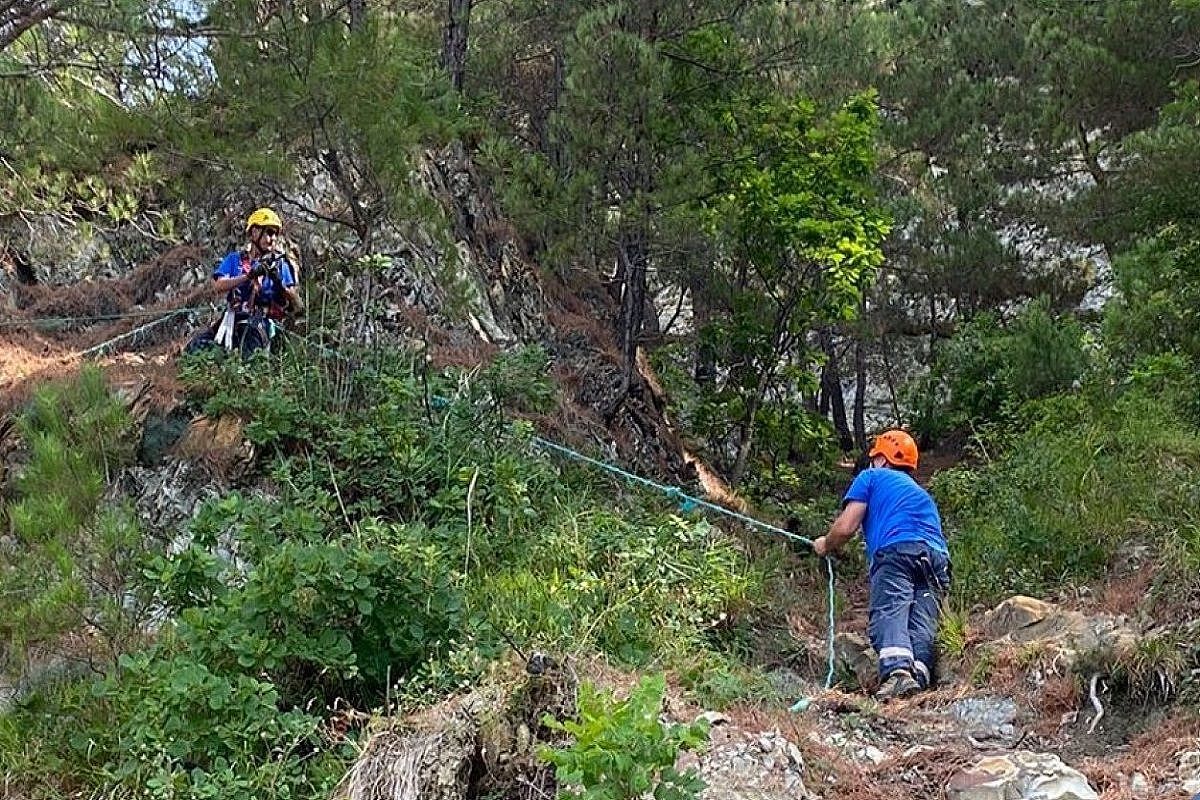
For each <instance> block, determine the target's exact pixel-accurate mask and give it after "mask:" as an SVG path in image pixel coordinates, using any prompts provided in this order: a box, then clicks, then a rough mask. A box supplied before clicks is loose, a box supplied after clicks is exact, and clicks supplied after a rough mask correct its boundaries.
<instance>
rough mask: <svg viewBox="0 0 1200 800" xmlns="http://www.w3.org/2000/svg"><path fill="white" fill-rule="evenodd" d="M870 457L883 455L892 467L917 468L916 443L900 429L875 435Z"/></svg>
mask: <svg viewBox="0 0 1200 800" xmlns="http://www.w3.org/2000/svg"><path fill="white" fill-rule="evenodd" d="M867 455H868V456H869V457H871V458H874V457H875V456H883V457H884V458H885V459H887V462H888V463H889V464H891V465H892V466H894V467H908V468H910V469H916V468H917V443H916V442H914V441H913V438H912V437H911V436H909V435H908V434H907V433H905V432H904V431H901V430H891V431H886V432H884V433H881V434H879V435H878V436H876V437H875V444H873V445H871V452H869V453H867Z"/></svg>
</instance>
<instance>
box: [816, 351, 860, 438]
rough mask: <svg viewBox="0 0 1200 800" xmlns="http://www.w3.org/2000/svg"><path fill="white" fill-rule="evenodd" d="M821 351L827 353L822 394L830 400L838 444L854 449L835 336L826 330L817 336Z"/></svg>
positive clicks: (831, 415) (822, 377) (822, 378)
mask: <svg viewBox="0 0 1200 800" xmlns="http://www.w3.org/2000/svg"><path fill="white" fill-rule="evenodd" d="M817 339H818V341H819V342H820V343H821V349H822V350H824V351H825V369H823V370H822V371H821V393H822V394H824V395H825V396H826V397H827V398H828V400H829V411H830V417H831V419H832V420H833V427H834V430H835V431H837V435H838V444H839V445H840V446H841V448H842V449H843V450H849V449H851V448H852V447H854V437H853V436H851V435H850V425H849V423H848V422H847V420H846V398H845V397H844V396H843V395H842V371H841V369H840V367H839V365H838V356H837V348H835V347H834V346H833V334H832V333H830V331H829V329H828V328H824V329H822V330H821V331H820V333H818V334H817Z"/></svg>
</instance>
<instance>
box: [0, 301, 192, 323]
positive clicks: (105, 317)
mask: <svg viewBox="0 0 1200 800" xmlns="http://www.w3.org/2000/svg"><path fill="white" fill-rule="evenodd" d="M209 309H211V306H207V305H204V306H184V307H182V308H167V309H161V310H159V311H148V310H140V311H125V312H123V313H120V314H94V315H91V316H82V317H33V318H31V319H6V320H0V328H17V327H23V326H39V325H72V324H75V323H78V322H111V321H113V320H118V319H134V318H137V317H157V316H163V315H167V314H182V313H184V312H185V311H206V310H209Z"/></svg>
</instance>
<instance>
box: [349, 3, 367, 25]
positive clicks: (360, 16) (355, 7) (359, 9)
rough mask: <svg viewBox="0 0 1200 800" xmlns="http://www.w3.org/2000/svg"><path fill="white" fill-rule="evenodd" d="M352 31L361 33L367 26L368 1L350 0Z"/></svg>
mask: <svg viewBox="0 0 1200 800" xmlns="http://www.w3.org/2000/svg"><path fill="white" fill-rule="evenodd" d="M348 5H349V8H350V30H352V31H356V32H357V31H361V30H362V29H363V27H365V26H366V24H367V0H350V2H349V3H348Z"/></svg>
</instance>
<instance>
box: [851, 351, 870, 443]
mask: <svg viewBox="0 0 1200 800" xmlns="http://www.w3.org/2000/svg"><path fill="white" fill-rule="evenodd" d="M866 393H867V347H866V345H865V344H864V343H863V340H862V336H861V335H860V336H858V337H856V338H855V340H854V445H855V446H856V447H857V448H858V449H859V450H866V449H867V423H866V407H867V399H866V397H865V395H866Z"/></svg>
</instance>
